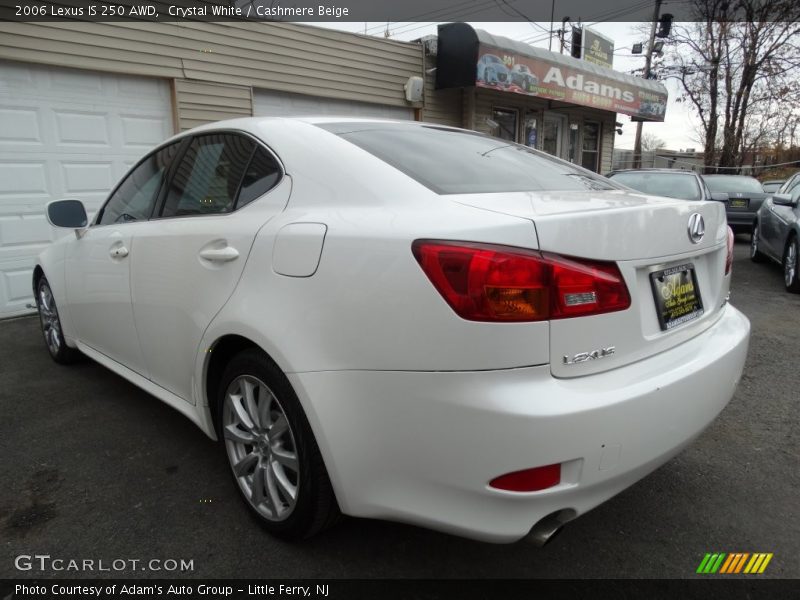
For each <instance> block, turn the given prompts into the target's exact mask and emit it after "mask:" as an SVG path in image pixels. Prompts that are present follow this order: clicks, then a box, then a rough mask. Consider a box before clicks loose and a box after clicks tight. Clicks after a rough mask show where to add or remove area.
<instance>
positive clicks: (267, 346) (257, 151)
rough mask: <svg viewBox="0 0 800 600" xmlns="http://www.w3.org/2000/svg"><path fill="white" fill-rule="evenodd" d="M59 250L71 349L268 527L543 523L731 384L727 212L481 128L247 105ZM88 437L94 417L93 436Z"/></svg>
mask: <svg viewBox="0 0 800 600" xmlns="http://www.w3.org/2000/svg"><path fill="white" fill-rule="evenodd" d="M47 213H48V218H49V220H50V222H51V223H52V224H53V225H55V226H58V227H66V228H70V229H73V230H74V232H70V234H69V235H67V236H65V237H63V238H62V239H60V240H59V241H58V242H57V243H55V244H53V245H52V246H50V247H49V248H48V249H47V250H46V251H45V252H43V253H42V255H41V256H40V258H39V260H38V263H37V266H36V268H35V272H34V277H33V287H34V291H35V295H36V298H37V303H38V307H39V314H40V317H41V324H42V329H43V333H44V338H45V341H46V343H47V348H48V349H49V351H50V354H51V355H52V357H53V358H54V359H55V361H56V362H59V363H68V362H70V361H71V360H73V359H74V358H75V357H76V355H78V354H79V353H81V354H83V355H87V356H89V357H90V358H92V359H93V360H95V361H97V362H99V363H100V364H102V365H104V366H106V367H108V368H109V369H111V370H112V371H114V372H116V373H118V374H119V375H121V376H122V377H124V378H126V379H128V380H130V381H131V382H133V383H134V384H136V385H138V386H139V387H141V388H142V389H144V390H145V391H147V392H149V393H150V394H152V395H154V396H156V397H157V398H159V399H160V400H162V401H164V402H166V403H167V404H168V405H170V406H172V407H173V408H175V409H177V410H178V411H180V412H181V413H183V414H184V415H186V416H187V417H188V418H189V419H191V420H192V421H193V422H194V423H195V424H196V425H198V426H199V427H200V428H201V429H202V430H203V431H204V432H205V433H206V434H207V435H208V436H209V437H211V438H212V439H219V440H221V446H222V447H223V448H224V451H225V452H226V454H227V457H228V459H229V461H230V466H231V472H232V475H233V479H234V481H235V483H236V486H237V487H238V489H239V491H240V492H241V495H242V497H243V499H244V501H245V502H246V503H247V505H248V506H249V508H250V509H252V511H253V512H254V513H255V514H256V515H257V516H258V517H259V518H260V520H261V521H262V522H263V524H264V525H265V526H266V528H267V529H268V530H269V531H271V532H272V533H274V534H276V535H278V536H281V537H284V538H303V537H307V536H310V535H312V534H314V533H316V532H318V531H320V530H321V529H323V528H325V527H326V526H328V525H329V524H331V523H333V522H334V521H335V520H336V518H337V517H338V516H339V515H340V514H341V513H344V514H347V515H353V516H358V517H375V518H383V519H393V520H397V521H405V522H408V523H414V524H418V525H423V526H426V527H431V528H434V529H438V530H442V531H446V532H451V533H455V534H459V535H463V536H468V537H472V538H476V539H480V540H486V541H490V542H513V541H515V540H519V539H521V538H524V537H528V538H529V539H531V540H532V541H535V542H537V543H540V544H541V543H544V542H546V541H547V540H548V539H549V538H550V537H551V536H552V534H553V533H555V532H556V531H558V529H559V528H560V527H561V526H562V525H563V524H564V523H566V522H567V521H569V520H571V519H573V518H575V517H576V516H578V515H580V514H582V513H584V512H586V511H588V510H590V509H591V508H593V507H595V506H597V505H598V504H600V503H601V502H603V501H605V500H607V499H608V498H610V497H612V496H614V495H615V494H617V493H618V492H620V491H621V490H623V489H625V488H626V487H628V486H630V485H631V484H632V483H634V482H635V481H637V480H639V479H641V478H642V477H644V476H645V475H647V474H648V473H650V472H651V471H653V470H654V469H656V468H657V467H658V466H659V465H661V464H663V463H664V462H665V461H667V460H669V459H670V457H672V456H674V455H675V454H676V453H678V452H680V450H681V449H682V448H684V447H685V446H686V445H687V444H689V443H690V442H691V441H692V440H693V439H694V438H695V437H696V436H697V435H698V434H700V432H702V431H703V429H704V428H706V427H707V426H708V425H709V423H711V422H712V420H713V419H714V418H715V417H716V416H717V415H718V414H719V412H720V411H721V410H722V409H723V408H724V407H725V405H726V404H727V402H728V401H729V399H730V398H731V396H732V395H733V393H734V390H735V388H736V385H737V383H738V381H739V378H740V376H741V373H742V368H743V365H744V361H745V355H746V353H747V344H748V339H749V327H750V326H749V322H748V321H747V319H746V318H745V317H744V316H743V315H742V314H741V313H740V312H739V311H737V310H736V309H735V308H734V307H733V306H731V305H730V304H728V303H727V299H728V288H729V284H730V271H731V260H732V249H733V246H732V244H733V240H732V235H731V233H730V231H729V229H728V226H727V224H726V221H725V207H724V206H723V205H722V204H720V203H717V202H697V203H687V202H684V201H680V200H673V199H667V198H658V197H652V196H647V195H643V194H640V193H637V192H634V191H632V190H630V189H628V188H624V187H622V186H619V185H618V184H616V183H613V182H612V181H610V180H608V179H605V178H603V177H600V176H598V175H596V174H594V173H591V172H589V171H586V170H584V169H581V168H579V167H576V166H574V165H572V164H569V163H566V162H564V161H561V160H558V159H555V158H552V157H550V156H547V155H545V154H542V153H540V152H537V151H533V150H530V149H529V148H526V147H523V146H519V145H516V144H510V143H507V142H505V141H502V140H498V139H495V138H491V137H488V136H485V135H481V134H478V133H475V132H471V131H463V130H459V129H453V128H447V127H440V126H436V125H431V124H424V123H406V122H395V121H382V120H363V119H335V118H324V119H323V118H319V119H276V118H248V119H240V120H233V121H227V122H221V123H216V124H213V125H208V126H203V127H200V128H197V129H194V130H192V131H188V132H185V133H182V134H180V135H178V136H176V137H174V138H172V139H170V140H168V141H167V142H165V143H164V144H162V145H161V146H159V147H158V148H156V149H155V150H153V151H152V152H151V153H150V154H148V155H147V156H146V157H145V158H143V159H142V160H141V161H140V162H139V163H138V164H137V165H136V166H134V167H133V169H131V171H130V172H129V173H128V174H127V175H126V176H125V178H124V179H123V180H122V181H121V183H119V185H118V186H117V187H116V188H115V189H114V190H113V192H112V193H111V195H110V196H109V198H108V200H107V201H106V202H105V204H104V205H103V206H102V208H101V209H100V210H99V211H98V212H97V214H96V215H94V217H93V218H92V219H91V221H89V219H88V218H87V215H86V212H85V209H84V207H83V205H82V204H81V203H80V202H79V201H77V200H62V201H56V202H52V203H50V204H49V205H48V208H47ZM76 435H80V433H79V432H78V433H76Z"/></svg>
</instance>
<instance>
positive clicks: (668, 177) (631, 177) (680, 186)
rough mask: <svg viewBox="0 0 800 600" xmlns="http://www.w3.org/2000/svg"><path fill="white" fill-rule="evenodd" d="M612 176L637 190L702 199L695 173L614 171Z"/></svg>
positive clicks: (656, 194) (688, 198) (680, 198)
mask: <svg viewBox="0 0 800 600" xmlns="http://www.w3.org/2000/svg"><path fill="white" fill-rule="evenodd" d="M611 178H612V179H613V180H614V181H618V182H619V183H622V184H623V185H627V186H628V187H631V188H633V189H635V190H639V191H640V192H644V193H645V194H652V195H654V196H666V197H667V198H677V199H679V200H701V199H702V194H701V192H700V186H699V185H697V179H696V178H695V176H694V175H684V174H682V173H650V172H647V171H638V172H630V173H625V172H623V173H613V174H612V175H611Z"/></svg>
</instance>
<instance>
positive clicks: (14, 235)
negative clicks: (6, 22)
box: [0, 62, 173, 317]
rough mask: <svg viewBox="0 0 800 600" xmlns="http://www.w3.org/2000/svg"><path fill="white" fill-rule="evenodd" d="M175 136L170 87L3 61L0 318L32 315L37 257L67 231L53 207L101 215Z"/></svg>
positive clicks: (0, 91) (0, 69)
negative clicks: (51, 215)
mask: <svg viewBox="0 0 800 600" xmlns="http://www.w3.org/2000/svg"><path fill="white" fill-rule="evenodd" d="M172 132H173V129H172V108H171V100H170V92H169V85H168V84H167V82H166V81H161V80H156V79H148V78H142V77H128V76H120V75H113V74H104V73H95V72H93V71H79V70H72V69H63V68H60V67H45V66H39V65H29V64H24V63H9V62H0V317H4V316H11V315H14V314H19V313H23V312H27V310H26V308H25V305H26V304H28V303H29V302H31V299H32V292H31V270H32V268H33V265H34V257H35V256H36V255H37V254H38V253H39V252H40V251H41V250H42V248H44V247H45V246H46V245H47V244H48V243H50V242H51V241H52V240H53V239H54V238H55V237H56V236H59V235H64V233H65V232H64V231H63V230H60V231H59V230H55V229H53V228H51V227H50V225H48V224H47V221H46V220H45V218H44V207H45V204H47V202H49V201H50V200H56V199H60V198H77V199H79V200H82V201H83V202H84V203H85V204H86V209H87V211H89V213H90V214H93V213H94V212H95V211H96V210H97V209H98V208H99V206H100V204H101V203H102V202H103V200H104V199H105V197H106V195H107V194H108V192H109V191H110V189H111V187H112V186H113V185H114V184H115V183H116V182H117V181H118V180H119V179H120V178H121V177H122V176H123V175H124V174H125V172H126V171H127V170H128V169H129V168H130V167H131V166H132V165H133V164H134V163H135V162H136V161H137V160H138V159H139V158H141V156H142V155H143V154H144V153H145V152H146V151H147V150H149V149H150V148H152V147H153V146H154V145H156V144H157V143H159V142H161V141H162V140H164V139H165V138H167V137H169V136H170V135H171V134H172Z"/></svg>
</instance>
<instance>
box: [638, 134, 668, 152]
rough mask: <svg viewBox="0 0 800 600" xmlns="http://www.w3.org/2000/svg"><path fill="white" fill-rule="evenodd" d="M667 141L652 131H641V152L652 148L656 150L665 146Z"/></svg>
mask: <svg viewBox="0 0 800 600" xmlns="http://www.w3.org/2000/svg"><path fill="white" fill-rule="evenodd" d="M666 145H667V143H666V142H665V141H664V140H662V139H661V138H660V137H658V136H657V135H656V134H654V133H643V134H642V151H643V152H650V151H652V150H658V149H659V148H663V147H664V146H666Z"/></svg>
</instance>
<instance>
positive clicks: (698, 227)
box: [689, 213, 706, 244]
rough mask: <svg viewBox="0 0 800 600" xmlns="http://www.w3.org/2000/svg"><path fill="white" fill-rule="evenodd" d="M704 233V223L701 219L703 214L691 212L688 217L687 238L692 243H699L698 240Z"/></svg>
mask: <svg viewBox="0 0 800 600" xmlns="http://www.w3.org/2000/svg"><path fill="white" fill-rule="evenodd" d="M705 233H706V224H705V221H703V215H701V214H700V213H693V214H692V216H691V217H689V239H690V240H691V242H692V243H693V244H699V243H700V240H702V239H703V236H704V235H705Z"/></svg>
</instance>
